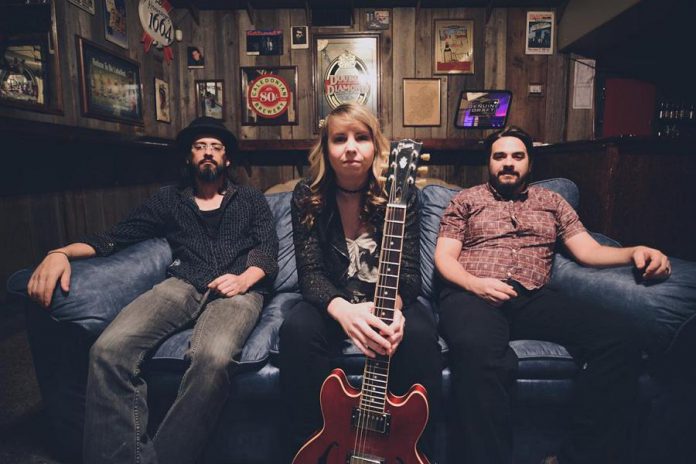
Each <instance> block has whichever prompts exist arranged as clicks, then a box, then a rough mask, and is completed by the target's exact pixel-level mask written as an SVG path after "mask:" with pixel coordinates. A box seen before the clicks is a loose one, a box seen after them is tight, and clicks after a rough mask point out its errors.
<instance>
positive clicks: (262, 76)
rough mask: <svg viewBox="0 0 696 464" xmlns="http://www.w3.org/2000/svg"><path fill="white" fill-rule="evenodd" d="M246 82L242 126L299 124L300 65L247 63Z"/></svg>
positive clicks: (242, 95) (242, 80) (244, 71)
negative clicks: (298, 80)
mask: <svg viewBox="0 0 696 464" xmlns="http://www.w3.org/2000/svg"><path fill="white" fill-rule="evenodd" d="M240 72H241V83H242V93H241V99H240V101H241V102H242V125H243V126H284V125H295V124H297V66H268V67H258V66H245V67H242V68H240Z"/></svg>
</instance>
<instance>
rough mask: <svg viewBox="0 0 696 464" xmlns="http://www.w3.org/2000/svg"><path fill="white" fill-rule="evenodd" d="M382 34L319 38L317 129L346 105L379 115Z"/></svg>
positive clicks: (315, 68) (315, 58)
mask: <svg viewBox="0 0 696 464" xmlns="http://www.w3.org/2000/svg"><path fill="white" fill-rule="evenodd" d="M379 37H380V36H379V34H374V33H373V34H317V35H315V36H314V49H313V54H314V56H313V71H314V95H315V98H316V105H315V114H314V116H315V126H314V127H315V129H318V128H319V126H320V124H322V123H323V120H324V119H325V118H326V115H327V114H328V113H329V112H330V111H331V110H332V109H334V108H336V107H337V106H339V105H340V104H342V103H359V104H361V105H365V106H367V107H368V109H369V110H370V111H372V113H373V114H375V115H377V114H378V109H379V99H380V95H379V94H380V92H379V87H380V57H379Z"/></svg>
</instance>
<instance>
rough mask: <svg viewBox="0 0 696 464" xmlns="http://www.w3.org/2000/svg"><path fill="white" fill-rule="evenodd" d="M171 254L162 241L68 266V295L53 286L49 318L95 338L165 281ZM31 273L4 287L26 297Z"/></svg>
mask: <svg viewBox="0 0 696 464" xmlns="http://www.w3.org/2000/svg"><path fill="white" fill-rule="evenodd" d="M171 262H172V253H171V250H170V249H169V245H168V244H167V242H166V241H165V240H164V239H153V240H147V241H145V242H141V243H138V244H136V245H133V246H131V247H128V248H126V249H125V250H123V251H121V252H119V253H115V254H113V255H111V256H107V257H104V258H89V259H83V260H77V261H74V262H72V263H71V266H72V275H71V278H70V292H69V293H67V294H65V293H63V291H62V290H61V289H60V286H56V290H55V292H54V293H53V302H52V304H51V309H50V314H51V317H52V318H54V319H56V320H58V321H63V322H71V323H74V324H79V325H80V326H82V327H84V328H85V330H87V332H89V333H90V334H92V335H94V336H96V335H98V334H99V333H101V331H102V330H104V328H106V326H107V325H108V324H109V322H111V320H113V318H114V317H116V315H117V314H118V313H119V312H120V311H121V309H123V308H124V307H125V306H126V305H128V303H130V302H131V301H133V300H134V299H135V298H136V297H137V296H138V295H140V294H141V293H143V292H145V291H147V290H149V289H151V288H152V287H153V286H154V285H155V284H157V283H158V282H161V281H162V280H163V279H164V278H165V274H166V269H167V266H168V265H169V264H170V263H171ZM32 272H33V270H32V269H23V270H21V271H18V272H16V273H15V274H14V275H12V276H11V277H10V278H9V280H8V283H7V288H8V291H9V292H10V293H13V294H16V295H21V296H23V297H26V296H27V284H28V283H29V278H30V277H31V274H32Z"/></svg>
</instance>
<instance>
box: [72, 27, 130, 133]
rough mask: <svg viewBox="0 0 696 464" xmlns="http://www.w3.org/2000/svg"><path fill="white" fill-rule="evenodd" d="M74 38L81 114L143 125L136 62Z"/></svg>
mask: <svg viewBox="0 0 696 464" xmlns="http://www.w3.org/2000/svg"><path fill="white" fill-rule="evenodd" d="M76 40H77V57H78V60H79V71H80V95H81V97H82V114H83V115H84V116H89V117H93V118H99V119H106V120H110V121H116V122H125V123H129V124H138V125H142V124H143V92H142V85H141V81H140V67H139V66H138V63H137V62H135V61H133V60H131V59H129V58H126V57H122V56H118V55H115V54H113V53H112V52H110V51H109V50H107V49H105V48H103V47H101V46H99V45H97V44H95V43H93V42H90V41H88V40H86V39H84V38H82V37H80V36H76Z"/></svg>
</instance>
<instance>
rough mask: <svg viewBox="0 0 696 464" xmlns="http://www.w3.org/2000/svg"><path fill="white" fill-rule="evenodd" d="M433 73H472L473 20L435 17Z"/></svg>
mask: <svg viewBox="0 0 696 464" xmlns="http://www.w3.org/2000/svg"><path fill="white" fill-rule="evenodd" d="M433 44H434V47H435V48H434V49H433V57H434V59H435V63H434V69H433V74H473V73H474V21H473V20H470V19H436V20H435V21H434V22H433Z"/></svg>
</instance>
